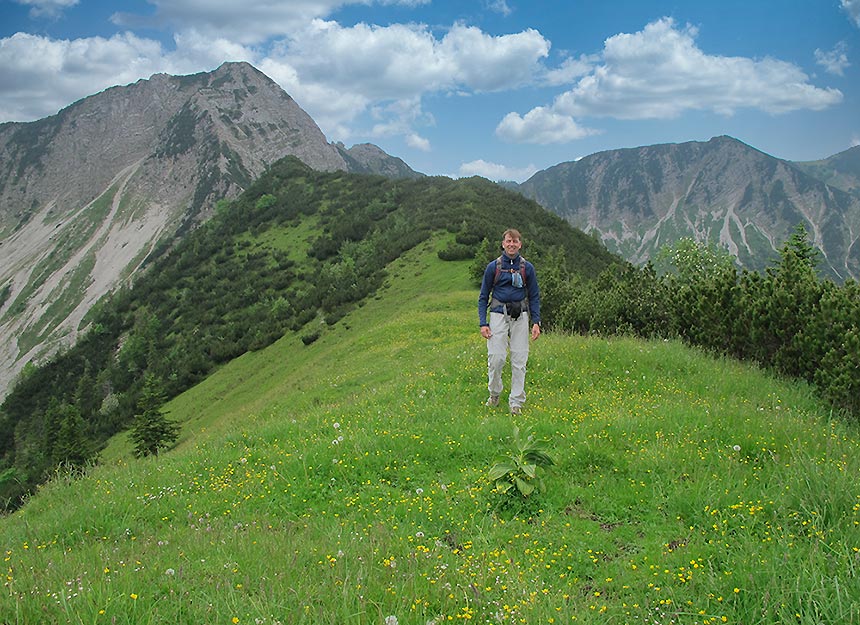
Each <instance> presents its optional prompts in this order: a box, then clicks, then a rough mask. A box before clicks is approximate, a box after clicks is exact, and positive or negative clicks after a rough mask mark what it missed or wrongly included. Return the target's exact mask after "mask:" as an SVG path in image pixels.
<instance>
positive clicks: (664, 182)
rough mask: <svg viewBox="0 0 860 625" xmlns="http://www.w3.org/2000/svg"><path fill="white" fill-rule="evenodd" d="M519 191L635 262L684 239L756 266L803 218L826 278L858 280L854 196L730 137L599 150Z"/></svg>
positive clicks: (859, 215) (859, 222)
mask: <svg viewBox="0 0 860 625" xmlns="http://www.w3.org/2000/svg"><path fill="white" fill-rule="evenodd" d="M839 162H840V163H844V160H840V161H839ZM520 191H521V192H522V193H524V194H525V195H526V196H528V197H530V198H533V199H535V200H536V201H538V202H539V203H540V204H542V205H543V206H544V207H546V208H548V209H549V210H552V211H554V212H556V213H558V214H559V215H561V216H562V217H564V218H566V219H567V220H568V221H569V222H570V223H571V224H573V225H574V226H576V227H578V228H580V229H582V230H584V231H586V232H593V233H594V234H595V235H596V236H598V237H599V238H600V239H601V240H602V241H603V242H604V243H605V244H606V246H607V247H608V248H609V249H610V250H612V251H614V252H616V253H618V254H620V255H621V256H623V257H624V258H626V259H628V260H630V261H631V262H634V263H642V262H645V261H646V260H648V259H649V258H652V257H653V256H654V254H655V253H656V252H657V251H658V249H659V248H660V247H661V246H663V245H665V244H671V243H674V242H675V241H677V240H678V239H679V238H682V237H691V238H694V239H695V240H697V241H710V242H712V243H714V244H718V245H720V246H722V247H724V248H725V249H727V250H728V251H729V252H730V253H731V254H732V255H733V256H735V257H736V258H737V260H738V263H739V264H740V265H741V266H744V267H747V268H750V269H755V270H761V269H763V268H765V267H766V266H768V265H769V264H770V263H771V262H772V261H773V260H774V259H775V258H776V257H777V250H778V249H779V248H780V247H781V246H782V244H783V243H784V242H785V241H787V240H788V238H789V236H790V235H791V233H792V231H793V230H794V228H795V226H796V225H797V224H803V225H804V226H805V227H806V229H807V230H808V231H809V233H810V238H811V240H812V243H813V244H814V245H815V246H816V247H817V248H819V249H820V250H821V252H822V254H823V259H822V264H821V269H822V271H823V273H824V274H825V275H826V276H828V277H831V278H833V279H835V280H838V281H841V280H844V279H846V278H849V277H850V278H854V279H855V280H856V279H857V278H858V277H860V198H858V197H856V196H854V195H852V194H851V193H848V192H846V191H844V190H842V189H839V188H837V187H835V186H830V185H828V184H826V183H825V182H824V181H822V180H821V179H819V178H817V177H815V176H814V175H812V174H811V173H809V172H808V171H806V170H804V169H803V168H801V167H799V166H796V165H795V164H793V163H790V162H787V161H783V160H780V159H776V158H773V157H771V156H769V155H767V154H764V153H762V152H759V151H758V150H755V149H754V148H751V147H750V146H748V145H746V144H744V143H742V142H740V141H737V140H736V139H732V138H731V137H716V138H714V139H711V140H710V141H707V142H690V143H682V144H671V145H655V146H649V147H641V148H632V149H624V150H612V151H608V152H600V153H598V154H593V155H591V156H587V157H585V158H583V159H581V160H579V161H576V162H570V163H562V164H560V165H557V166H555V167H551V168H549V169H546V170H544V171H541V172H538V173H537V174H535V175H534V176H533V177H532V178H530V179H529V180H527V181H526V182H524V183H523V184H522V185H520Z"/></svg>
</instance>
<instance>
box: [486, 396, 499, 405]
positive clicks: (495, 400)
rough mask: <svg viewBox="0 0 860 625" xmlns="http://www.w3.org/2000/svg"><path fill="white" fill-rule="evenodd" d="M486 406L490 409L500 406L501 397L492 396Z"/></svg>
mask: <svg viewBox="0 0 860 625" xmlns="http://www.w3.org/2000/svg"><path fill="white" fill-rule="evenodd" d="M484 405H485V406H489V407H490V408H495V407H496V406H498V405H499V396H498V395H490V397H489V399H487V403H486V404H484Z"/></svg>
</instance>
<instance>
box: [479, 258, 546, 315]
mask: <svg viewBox="0 0 860 625" xmlns="http://www.w3.org/2000/svg"><path fill="white" fill-rule="evenodd" d="M497 261H498V259H496V260H493V261H490V264H488V265H487V268H486V269H485V270H484V280H483V281H482V282H481V294H480V295H479V296H478V322H479V323H480V325H482V326H486V325H489V323H487V310H488V309H489V311H490V312H504V308H503V307H502V306H496V307H494V308H490V302H491V300H492V298H495V299H497V300H498V301H500V302H502V303H503V304H508V303H510V302H521V301H522V300H524V299H526V297H528V300H529V318H530V319H531V321H532V323H540V288H539V287H538V281H537V273H535V267H534V265H532V264H531V263H530V262H529V261H527V260H526V259H525V258H523V257H522V256H521V255H519V254H517V256H516V257H515V258H510V257H508V255H507V254H502V257H501V261H502V272H501V273H500V274H499V280H498V282H496V284H495V286H493V280H494V279H495V277H496V262H497ZM520 263H525V266H526V283H525V286H523V287H515V286H514V285H513V282H512V280H513V273H519V272H520ZM511 270H513V273H511Z"/></svg>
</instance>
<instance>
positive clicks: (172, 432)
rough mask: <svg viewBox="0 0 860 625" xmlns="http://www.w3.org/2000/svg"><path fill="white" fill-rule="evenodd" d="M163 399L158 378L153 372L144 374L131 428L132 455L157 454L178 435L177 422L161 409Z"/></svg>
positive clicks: (162, 391)
mask: <svg viewBox="0 0 860 625" xmlns="http://www.w3.org/2000/svg"><path fill="white" fill-rule="evenodd" d="M164 401H165V397H164V390H163V389H162V386H161V382H160V380H159V379H158V378H157V377H156V376H155V375H154V374H151V373H148V374H146V377H145V378H144V382H143V392H142V393H141V395H140V399H139V400H138V403H137V407H138V412H137V414H136V415H135V417H134V423H133V425H132V429H131V440H132V441H133V442H134V455H135V456H137V457H138V458H140V457H142V456H149V455H152V454H155V455H158V452H159V451H161V450H162V449H165V448H167V447H169V446H170V445H171V444H173V442H174V441H176V439H177V438H178V436H179V424H178V423H176V422H175V421H171V420H169V419H168V418H167V417H166V416H165V414H164V413H163V412H162V410H161V406H162V404H164Z"/></svg>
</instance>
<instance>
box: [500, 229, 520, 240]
mask: <svg viewBox="0 0 860 625" xmlns="http://www.w3.org/2000/svg"><path fill="white" fill-rule="evenodd" d="M508 236H510V237H511V238H512V239H516V240H517V241H522V240H523V235H521V234H520V231H519V230H517V229H516V228H508V229H507V230H505V231H504V232H503V233H502V241H504V240H505V239H506V238H507V237H508Z"/></svg>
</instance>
